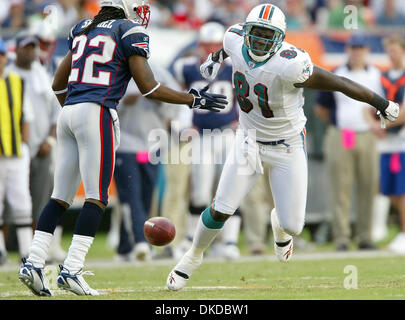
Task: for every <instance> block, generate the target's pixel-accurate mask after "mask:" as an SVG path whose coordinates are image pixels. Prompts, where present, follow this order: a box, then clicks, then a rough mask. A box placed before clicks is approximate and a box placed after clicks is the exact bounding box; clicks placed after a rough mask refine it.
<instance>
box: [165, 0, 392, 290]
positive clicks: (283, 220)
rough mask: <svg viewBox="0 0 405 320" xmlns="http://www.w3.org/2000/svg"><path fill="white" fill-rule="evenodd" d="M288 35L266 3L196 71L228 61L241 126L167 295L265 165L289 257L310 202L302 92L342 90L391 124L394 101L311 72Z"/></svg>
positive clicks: (276, 224) (206, 72) (275, 224)
mask: <svg viewBox="0 0 405 320" xmlns="http://www.w3.org/2000/svg"><path fill="white" fill-rule="evenodd" d="M285 31H286V21H285V16H284V14H283V12H282V11H281V10H280V9H279V8H278V7H276V6H274V5H271V4H262V5H259V6H257V7H255V8H253V9H252V11H251V12H250V13H249V15H248V17H247V18H246V22H245V23H243V24H239V25H234V26H232V27H230V28H229V29H228V31H227V32H226V34H225V37H224V41H223V48H222V49H221V50H219V51H217V52H215V53H212V54H210V55H209V57H208V59H207V61H206V62H204V63H203V64H202V65H201V68H200V71H201V74H202V75H203V76H204V77H205V78H206V79H214V78H215V76H216V74H217V73H218V70H219V68H220V67H221V63H222V62H223V60H224V59H226V58H228V57H230V58H231V60H232V66H233V85H234V92H235V95H236V96H237V98H238V102H239V105H240V108H241V112H240V116H239V127H240V128H239V130H238V133H237V137H236V139H235V144H234V147H233V150H232V151H231V152H230V153H229V154H228V157H227V159H226V163H225V165H224V169H223V171H222V174H221V178H220V181H219V185H218V189H217V192H216V195H215V199H214V201H213V204H212V205H211V206H210V207H208V208H207V209H205V210H204V211H203V213H202V214H201V218H200V220H199V223H198V225H197V227H196V231H195V235H194V239H193V245H192V247H191V249H190V250H189V251H187V252H186V253H185V255H184V256H183V257H182V259H181V260H180V262H179V263H178V264H177V265H176V266H175V267H174V268H173V270H172V271H171V272H170V274H169V276H168V278H167V286H168V288H169V289H170V290H179V289H181V288H183V287H184V286H185V285H186V283H187V281H188V279H189V278H190V276H191V275H192V273H193V272H194V271H195V270H196V269H197V268H198V267H199V265H200V264H201V262H202V258H203V252H204V250H205V249H206V248H207V247H208V245H209V244H210V243H211V241H212V240H213V239H214V238H215V237H216V235H217V234H218V233H219V232H220V231H221V229H222V228H223V225H224V223H225V221H226V220H227V219H228V218H229V217H230V216H231V215H232V214H233V213H234V211H235V210H236V209H237V208H238V207H239V205H240V203H241V201H242V199H243V198H244V197H245V196H246V194H247V193H248V191H249V190H250V189H251V188H252V186H253V185H254V184H255V182H256V180H257V178H258V177H259V176H260V174H262V172H263V166H262V163H268V164H269V167H270V169H269V170H270V171H269V177H270V181H269V183H270V187H271V190H272V194H273V198H274V203H275V209H273V210H272V212H271V224H272V228H273V236H274V239H275V243H274V248H275V253H276V255H277V258H278V259H279V260H280V261H282V262H287V261H288V260H289V259H290V258H291V254H292V250H293V236H294V235H299V234H300V233H301V231H302V229H303V227H304V219H305V207H306V198H307V180H308V176H307V170H308V168H307V155H306V150H305V135H306V132H305V123H306V117H305V115H304V111H303V108H302V107H303V105H304V98H303V95H302V93H303V89H302V88H312V89H318V90H322V91H339V92H342V93H344V94H345V95H347V96H349V97H351V98H353V99H356V100H359V101H362V102H365V103H368V104H370V105H372V106H374V107H375V108H376V109H377V110H378V111H379V113H380V116H381V117H382V118H383V119H388V120H390V121H394V120H395V119H396V118H397V117H398V114H399V105H397V104H396V103H394V102H392V101H388V100H385V99H384V98H382V97H380V96H378V95H377V94H376V93H374V92H372V91H370V90H369V89H367V88H365V87H363V86H361V85H360V84H358V83H355V82H353V81H351V80H349V79H347V78H344V77H339V76H336V75H334V74H332V73H330V72H328V71H326V70H323V69H321V68H319V67H317V66H314V65H313V64H312V61H311V58H310V56H309V55H308V53H306V52H305V51H303V50H301V49H298V48H296V47H294V46H293V45H291V44H289V43H287V42H285V41H284V38H285Z"/></svg>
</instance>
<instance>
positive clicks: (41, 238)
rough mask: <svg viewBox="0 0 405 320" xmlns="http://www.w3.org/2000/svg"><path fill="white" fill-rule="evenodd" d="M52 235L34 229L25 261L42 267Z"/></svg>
mask: <svg viewBox="0 0 405 320" xmlns="http://www.w3.org/2000/svg"><path fill="white" fill-rule="evenodd" d="M52 237H53V235H52V233H49V232H44V231H40V230H35V233H34V238H33V239H32V243H31V247H30V249H29V256H28V259H27V262H30V263H31V264H32V265H33V266H34V267H36V268H44V266H45V260H46V258H47V257H48V250H49V246H50V244H51V241H52Z"/></svg>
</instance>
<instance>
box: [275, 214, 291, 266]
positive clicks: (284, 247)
mask: <svg viewBox="0 0 405 320" xmlns="http://www.w3.org/2000/svg"><path fill="white" fill-rule="evenodd" d="M271 228H272V229H273V236H274V235H276V234H280V232H281V233H285V232H284V230H282V229H281V228H280V224H279V222H278V218H277V212H276V211H275V210H272V211H271ZM288 237H289V238H290V239H289V240H287V241H285V242H283V243H282V244H281V243H279V242H276V241H275V240H274V252H275V253H276V256H277V259H278V260H279V261H281V262H287V261H288V260H290V258H291V256H292V253H293V237H292V236H290V235H288Z"/></svg>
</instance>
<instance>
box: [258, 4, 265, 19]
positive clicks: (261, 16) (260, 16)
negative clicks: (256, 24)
mask: <svg viewBox="0 0 405 320" xmlns="http://www.w3.org/2000/svg"><path fill="white" fill-rule="evenodd" d="M265 8H266V5H265V4H264V5H263V6H262V10H260V14H259V18H260V19H263V14H264V9H265Z"/></svg>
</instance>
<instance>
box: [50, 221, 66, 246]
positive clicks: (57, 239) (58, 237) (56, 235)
mask: <svg viewBox="0 0 405 320" xmlns="http://www.w3.org/2000/svg"><path fill="white" fill-rule="evenodd" d="M62 233H63V228H62V226H56V228H55V231H54V232H53V239H52V242H51V246H52V247H57V248H59V247H60V246H61V242H62Z"/></svg>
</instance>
